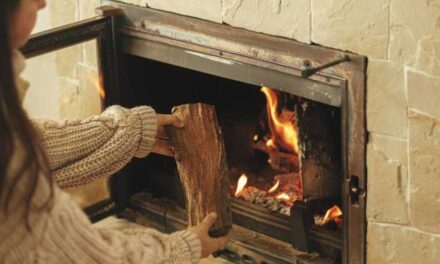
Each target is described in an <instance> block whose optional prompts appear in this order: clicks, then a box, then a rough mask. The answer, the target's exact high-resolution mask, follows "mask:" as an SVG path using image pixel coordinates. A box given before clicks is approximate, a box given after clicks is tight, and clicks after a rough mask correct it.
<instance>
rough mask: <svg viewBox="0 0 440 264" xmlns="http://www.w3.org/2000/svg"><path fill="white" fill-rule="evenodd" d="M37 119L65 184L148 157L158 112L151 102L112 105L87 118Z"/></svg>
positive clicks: (88, 179)
mask: <svg viewBox="0 0 440 264" xmlns="http://www.w3.org/2000/svg"><path fill="white" fill-rule="evenodd" d="M34 123H35V124H36V126H37V129H38V130H40V131H41V134H42V138H43V144H44V146H45V148H46V151H47V154H48V157H49V161H50V166H51V169H52V173H53V175H54V176H55V180H56V182H57V183H58V185H59V186H60V187H62V188H69V187H78V186H81V185H85V184H87V183H90V182H92V181H95V180H97V179H99V178H103V177H108V176H110V175H112V174H114V173H115V172H117V171H118V170H120V169H122V168H123V167H124V166H125V165H126V164H127V163H128V162H129V161H130V159H132V158H133V157H145V156H146V155H147V154H148V153H149V152H150V151H151V149H152V147H153V145H154V142H155V137H156V132H157V120H156V113H155V112H154V110H153V109H152V108H151V107H148V106H140V107H136V108H133V109H126V108H123V107H121V106H112V107H110V108H108V109H107V110H106V111H104V112H103V113H102V114H101V115H97V116H93V117H91V118H89V119H86V120H70V121H69V120H63V121H61V122H55V121H47V120H44V121H43V120H40V121H35V122H34Z"/></svg>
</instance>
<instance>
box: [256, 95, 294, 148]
mask: <svg viewBox="0 0 440 264" xmlns="http://www.w3.org/2000/svg"><path fill="white" fill-rule="evenodd" d="M261 91H262V92H263V93H264V94H265V95H266V98H267V114H268V120H269V126H270V130H271V133H272V138H274V139H275V140H276V137H275V135H277V136H278V137H279V138H280V141H282V142H278V143H280V144H281V145H283V146H285V147H287V148H288V149H290V150H292V151H293V152H294V153H298V133H297V131H296V129H295V127H294V126H293V124H292V122H291V121H290V120H282V119H281V118H280V115H279V114H278V112H277V107H278V98H277V94H276V93H275V92H274V91H273V90H272V89H270V88H267V87H263V88H261ZM267 143H269V141H268V142H267Z"/></svg>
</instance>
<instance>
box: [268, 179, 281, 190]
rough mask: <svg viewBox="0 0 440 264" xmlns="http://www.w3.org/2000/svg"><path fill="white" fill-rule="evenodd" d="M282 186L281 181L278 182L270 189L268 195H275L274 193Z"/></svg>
mask: <svg viewBox="0 0 440 264" xmlns="http://www.w3.org/2000/svg"><path fill="white" fill-rule="evenodd" d="M279 186H280V180H277V181H276V182H275V184H274V186H272V188H270V189H269V191H267V192H268V193H273V192H274V191H276V190H277V189H278V187H279Z"/></svg>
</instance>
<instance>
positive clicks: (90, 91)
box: [78, 63, 102, 119]
mask: <svg viewBox="0 0 440 264" xmlns="http://www.w3.org/2000/svg"><path fill="white" fill-rule="evenodd" d="M78 78H79V105H80V108H79V110H80V111H79V113H78V118H82V119H84V118H88V117H90V116H92V115H97V114H100V113H101V112H102V101H101V97H100V95H99V91H98V86H97V83H98V81H97V80H98V72H97V70H96V68H94V67H90V66H88V65H85V64H82V63H80V64H78Z"/></svg>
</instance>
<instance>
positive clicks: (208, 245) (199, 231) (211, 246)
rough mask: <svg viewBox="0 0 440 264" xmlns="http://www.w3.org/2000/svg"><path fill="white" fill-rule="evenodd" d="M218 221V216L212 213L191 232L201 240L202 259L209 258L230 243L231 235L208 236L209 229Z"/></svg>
mask: <svg viewBox="0 0 440 264" xmlns="http://www.w3.org/2000/svg"><path fill="white" fill-rule="evenodd" d="M216 219H217V214H216V213H210V214H209V215H207V216H206V217H205V219H203V221H202V222H201V223H200V224H199V225H197V226H194V227H192V228H191V231H192V232H194V233H195V234H196V235H197V237H198V238H199V239H200V244H201V246H202V258H206V257H208V256H209V255H211V254H212V253H214V252H216V251H217V250H219V249H221V248H222V247H224V246H225V245H226V243H228V240H229V235H226V236H223V237H218V238H213V237H211V236H210V235H209V234H208V231H209V228H210V227H211V226H212V225H213V224H214V223H215V220H216Z"/></svg>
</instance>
